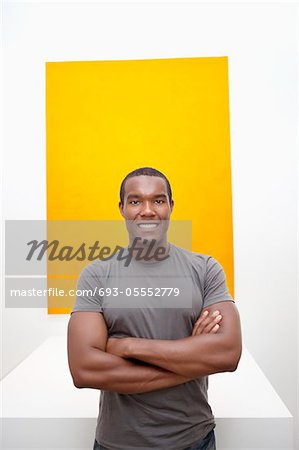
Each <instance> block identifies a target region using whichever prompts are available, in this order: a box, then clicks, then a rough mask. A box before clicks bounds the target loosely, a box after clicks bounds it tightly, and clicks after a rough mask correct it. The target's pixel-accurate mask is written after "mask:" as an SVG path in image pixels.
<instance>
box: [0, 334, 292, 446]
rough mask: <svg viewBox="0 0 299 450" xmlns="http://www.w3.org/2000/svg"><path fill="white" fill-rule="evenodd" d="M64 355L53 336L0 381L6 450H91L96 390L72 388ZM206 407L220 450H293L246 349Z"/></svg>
mask: <svg viewBox="0 0 299 450" xmlns="http://www.w3.org/2000/svg"><path fill="white" fill-rule="evenodd" d="M66 349H67V341H66V336H57V337H51V338H49V339H47V340H46V341H45V342H44V343H43V344H42V345H40V346H39V347H38V348H37V349H36V350H35V351H34V352H33V353H31V354H30V356H28V358H26V359H25V360H24V361H22V362H21V363H20V364H19V365H18V366H17V367H16V368H15V369H14V370H13V371H12V372H10V373H9V374H8V375H7V376H6V377H5V378H4V379H3V380H2V381H1V390H2V393H3V402H2V406H3V407H2V432H3V433H2V446H3V447H2V448H3V449H7V450H8V449H10V450H12V449H18V450H21V449H22V450H25V449H26V450H27V449H39V450H41V449H42V450H46V449H47V450H50V449H55V450H65V449H72V450H75V449H78V450H79V449H80V450H83V449H84V450H85V449H86V450H91V449H92V447H93V442H94V435H95V427H96V418H97V415H98V406H99V395H100V391H98V390H96V389H76V388H75V386H74V385H73V382H72V378H71V375H70V372H69V368H68V363H67V350H66ZM209 403H210V405H211V407H212V410H213V413H214V415H215V419H216V424H217V426H216V429H215V433H216V440H217V450H222V449H227V450H242V449H244V450H245V449H246V450H251V449H254V450H261V449H269V450H270V449H271V450H276V449H279V450H291V449H292V448H293V447H292V426H293V419H292V416H291V414H290V412H289V411H288V409H287V408H286V406H285V405H284V403H283V402H282V401H281V399H280V398H279V396H278V395H277V393H276V392H275V390H274V389H273V387H272V386H271V384H270V383H269V381H268V379H267V378H266V377H265V375H264V374H263V372H262V371H261V370H260V368H259V367H258V365H257V364H256V363H255V361H254V359H253V358H252V356H251V355H250V353H249V352H248V351H247V350H246V349H245V348H244V349H243V355H242V358H241V361H240V363H239V367H238V370H237V371H236V372H232V373H220V374H215V375H211V376H210V377H209ZM120 450H121V449H120Z"/></svg>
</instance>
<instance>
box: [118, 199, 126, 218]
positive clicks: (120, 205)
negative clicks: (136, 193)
mask: <svg viewBox="0 0 299 450" xmlns="http://www.w3.org/2000/svg"><path fill="white" fill-rule="evenodd" d="M118 208H119V211H120V213H121V215H122V216H123V217H125V216H124V211H123V209H124V207H123V204H122V202H119V203H118Z"/></svg>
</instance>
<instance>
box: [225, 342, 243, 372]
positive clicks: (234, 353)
mask: <svg viewBox="0 0 299 450" xmlns="http://www.w3.org/2000/svg"><path fill="white" fill-rule="evenodd" d="M241 355H242V348H241V347H240V348H238V349H233V350H231V351H229V352H227V353H226V355H225V358H224V360H223V369H224V371H225V372H235V371H236V370H237V368H238V365H239V361H240V359H241Z"/></svg>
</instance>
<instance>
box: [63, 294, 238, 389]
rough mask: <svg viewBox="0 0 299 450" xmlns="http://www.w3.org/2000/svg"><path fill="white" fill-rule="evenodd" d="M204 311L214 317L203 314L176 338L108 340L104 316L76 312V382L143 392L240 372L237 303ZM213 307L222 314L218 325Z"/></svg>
mask: <svg viewBox="0 0 299 450" xmlns="http://www.w3.org/2000/svg"><path fill="white" fill-rule="evenodd" d="M205 310H207V311H208V312H209V318H210V319H209V318H207V317H206V318H203V314H202V315H201V316H200V319H199V326H197V325H198V324H195V326H194V329H193V333H192V336H189V337H187V338H183V339H178V340H175V341H174V340H156V339H139V338H121V339H114V338H109V339H108V332H107V327H106V324H105V321H104V319H103V317H102V315H101V314H99V313H94V312H77V313H73V314H72V317H71V319H70V322H69V327H68V358H69V367H70V371H71V374H72V377H73V381H74V384H75V386H76V387H79V388H83V387H89V388H94V389H102V390H111V391H115V392H120V393H141V392H150V391H154V390H158V389H163V388H166V387H171V386H176V385H178V384H182V383H185V382H187V381H190V380H192V379H195V378H198V377H200V376H204V375H210V374H212V373H217V372H225V371H234V370H236V368H237V366H238V362H239V359H240V356H241V352H242V343H241V328H240V319H239V314H238V311H237V308H236V307H235V305H234V303H232V302H219V303H216V304H214V305H212V306H210V307H208V308H205ZM205 310H203V312H204V311H205ZM213 311H219V312H220V314H221V326H219V327H218V329H217V327H215V326H214V325H215V321H216V319H214V321H213V320H212V314H213ZM218 322H219V316H218ZM205 323H207V324H208V325H206V328H204V325H205ZM209 324H210V325H209ZM212 327H213V328H212ZM207 330H208V331H207Z"/></svg>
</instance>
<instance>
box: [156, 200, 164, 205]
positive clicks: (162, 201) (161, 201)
mask: <svg viewBox="0 0 299 450" xmlns="http://www.w3.org/2000/svg"><path fill="white" fill-rule="evenodd" d="M156 202H160V203H159V205H161V204H162V203H164V200H156Z"/></svg>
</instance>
